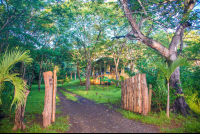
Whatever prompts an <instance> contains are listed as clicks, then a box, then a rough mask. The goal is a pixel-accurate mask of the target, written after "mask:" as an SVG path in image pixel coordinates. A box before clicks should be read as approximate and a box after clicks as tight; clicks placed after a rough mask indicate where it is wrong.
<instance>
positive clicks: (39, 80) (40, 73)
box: [38, 61, 43, 91]
mask: <svg viewBox="0 0 200 134" xmlns="http://www.w3.org/2000/svg"><path fill="white" fill-rule="evenodd" d="M42 64H43V62H42V61H41V62H40V72H39V78H38V91H40V85H41V80H42V79H41V76H42Z"/></svg>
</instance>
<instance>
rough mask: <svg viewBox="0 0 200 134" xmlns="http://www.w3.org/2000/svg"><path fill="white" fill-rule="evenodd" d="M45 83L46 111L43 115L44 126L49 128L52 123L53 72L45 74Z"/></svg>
mask: <svg viewBox="0 0 200 134" xmlns="http://www.w3.org/2000/svg"><path fill="white" fill-rule="evenodd" d="M43 75H44V83H45V98H44V111H43V112H42V115H43V126H44V127H47V126H49V125H50V124H51V121H52V95H53V91H52V90H53V79H52V75H53V74H52V72H51V71H48V72H44V73H43Z"/></svg>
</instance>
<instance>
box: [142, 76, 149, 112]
mask: <svg viewBox="0 0 200 134" xmlns="http://www.w3.org/2000/svg"><path fill="white" fill-rule="evenodd" d="M141 87H142V114H143V115H147V114H148V110H149V108H148V106H149V105H148V101H149V100H148V87H147V82H146V74H141Z"/></svg>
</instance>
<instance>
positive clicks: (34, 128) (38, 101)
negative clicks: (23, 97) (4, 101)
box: [0, 85, 69, 133]
mask: <svg viewBox="0 0 200 134" xmlns="http://www.w3.org/2000/svg"><path fill="white" fill-rule="evenodd" d="M44 96H45V91H44V85H41V89H40V92H38V86H37V85H33V86H32V90H31V92H30V93H29V95H28V98H27V102H26V110H25V121H24V123H25V125H26V129H25V130H23V131H21V130H17V131H12V128H13V126H14V124H13V122H14V113H12V114H11V115H10V116H9V117H6V118H4V119H2V120H1V121H0V133H58V132H67V131H68V130H69V123H68V116H59V117H58V118H56V121H55V123H52V124H51V125H50V126H48V127H47V128H43V127H42V112H43V109H44ZM59 102H60V100H59V96H58V95H57V96H56V103H57V105H58V104H59ZM60 113H61V111H60V109H58V108H57V109H56V114H60Z"/></svg>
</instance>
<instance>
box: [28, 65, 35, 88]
mask: <svg viewBox="0 0 200 134" xmlns="http://www.w3.org/2000/svg"><path fill="white" fill-rule="evenodd" d="M34 66H35V63H34V64H33V68H32V76H31V80H30V88H29V90H30V91H31V86H32V83H33V78H34Z"/></svg>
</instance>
